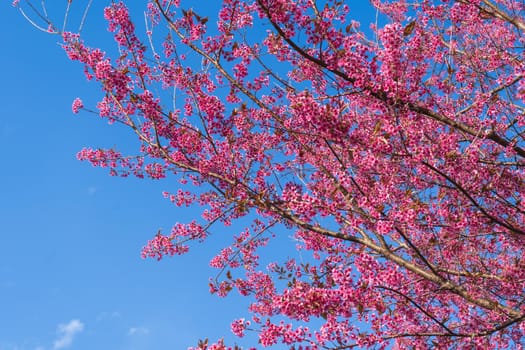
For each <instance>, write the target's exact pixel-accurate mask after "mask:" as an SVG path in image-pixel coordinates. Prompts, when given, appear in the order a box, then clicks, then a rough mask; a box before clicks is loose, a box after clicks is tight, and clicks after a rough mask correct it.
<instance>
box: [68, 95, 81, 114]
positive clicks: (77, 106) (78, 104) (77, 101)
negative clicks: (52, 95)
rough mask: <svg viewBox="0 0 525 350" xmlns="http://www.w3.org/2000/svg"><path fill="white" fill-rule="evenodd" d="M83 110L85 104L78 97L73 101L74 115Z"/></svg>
mask: <svg viewBox="0 0 525 350" xmlns="http://www.w3.org/2000/svg"><path fill="white" fill-rule="evenodd" d="M82 108H84V104H83V103H82V100H81V99H80V98H78V97H77V98H75V99H74V100H73V105H72V106H71V109H72V110H73V113H75V114H77V113H78V112H79V111H80V110H81V109H82Z"/></svg>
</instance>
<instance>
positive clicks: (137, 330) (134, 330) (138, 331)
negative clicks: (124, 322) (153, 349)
mask: <svg viewBox="0 0 525 350" xmlns="http://www.w3.org/2000/svg"><path fill="white" fill-rule="evenodd" d="M148 334H149V329H148V328H146V327H131V328H130V329H129V331H128V335H148Z"/></svg>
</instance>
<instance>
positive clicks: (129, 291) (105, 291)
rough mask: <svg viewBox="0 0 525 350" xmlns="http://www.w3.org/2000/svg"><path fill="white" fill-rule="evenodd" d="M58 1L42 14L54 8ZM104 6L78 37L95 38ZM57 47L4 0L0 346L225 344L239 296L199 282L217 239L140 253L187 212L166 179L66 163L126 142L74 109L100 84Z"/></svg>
mask: <svg viewBox="0 0 525 350" xmlns="http://www.w3.org/2000/svg"><path fill="white" fill-rule="evenodd" d="M37 3H39V1H37ZM52 3H55V4H56V2H55V1H49V4H52ZM59 3H60V5H58V7H57V8H54V9H53V8H52V7H55V6H57V5H54V6H51V5H50V6H51V8H50V9H49V10H50V11H62V8H63V3H65V1H60V2H59ZM99 3H104V2H99ZM141 3H142V2H141ZM102 5H103V4H98V5H96V6H95V7H94V8H93V10H92V11H91V14H90V19H89V20H88V22H87V27H86V32H87V33H91V35H93V36H94V38H96V39H100V40H102V41H103V42H104V41H105V40H108V38H109V35H108V34H105V31H103V30H102V27H105V24H104V23H103V20H102V12H101V7H102ZM97 6H98V7H97ZM56 13H58V12H56ZM56 13H55V14H56ZM55 18H59V16H58V17H55ZM90 30H91V31H90ZM99 36H100V38H99ZM57 41H58V37H55V36H51V35H47V34H45V33H42V32H39V31H37V30H36V29H35V28H33V27H31V26H30V25H29V24H28V23H27V22H26V21H25V20H24V19H23V17H22V16H21V15H19V14H18V13H17V12H16V10H15V9H14V8H12V7H11V1H10V0H9V1H3V2H2V4H0V45H1V47H2V50H1V52H2V53H1V54H0V70H1V78H0V79H1V80H0V81H1V84H0V136H1V137H0V147H1V149H2V161H1V162H0V193H1V195H0V249H1V254H0V350H60V349H77V350H83V349H86V350H87V349H89V350H91V349H110V350H142V349H156V350H163V349H184V348H187V347H188V346H192V345H196V343H197V340H198V339H200V338H205V337H209V338H210V339H211V340H215V339H218V338H220V337H223V336H224V337H225V339H226V340H231V344H233V341H236V340H237V339H235V338H234V337H233V336H232V335H231V334H230V322H231V321H232V320H233V319H235V318H239V317H243V316H247V313H246V312H245V309H246V306H247V305H248V300H246V299H244V298H239V297H237V296H232V297H229V298H226V299H220V298H218V297H216V296H212V295H210V294H209V293H208V286H207V284H208V278H209V277H210V276H214V274H215V273H216V271H215V270H212V269H211V268H209V267H208V262H209V260H210V259H211V257H213V255H214V254H215V253H216V252H217V251H218V250H219V249H220V248H221V247H223V246H225V245H227V243H228V241H229V240H228V241H226V242H225V241H221V236H220V235H216V236H215V237H212V238H211V240H210V241H209V242H207V243H206V245H202V246H196V247H194V249H193V250H192V251H191V252H190V253H189V254H188V255H186V256H182V257H176V258H173V259H164V260H162V261H160V262H157V261H153V260H142V259H141V257H140V250H141V248H142V246H143V245H144V244H145V243H146V242H147V240H148V239H150V238H151V237H153V235H154V234H155V232H157V230H158V229H159V228H163V229H164V230H169V228H170V227H171V226H172V225H173V224H174V223H175V222H177V221H181V222H185V221H190V220H191V218H192V217H194V216H196V215H198V214H197V212H195V211H192V210H182V209H178V208H175V207H173V206H172V205H171V204H170V203H169V201H167V200H166V199H164V198H163V196H162V191H173V190H174V189H176V184H177V183H176V181H172V180H169V179H168V180H165V181H159V182H154V181H147V180H138V179H134V178H127V179H122V178H115V177H110V176H108V174H107V171H106V170H104V169H96V168H93V167H91V166H90V165H89V164H87V163H82V162H79V161H78V160H76V153H77V152H78V151H79V150H80V149H82V148H83V147H86V146H93V147H98V146H101V147H111V146H113V145H119V146H124V147H127V146H131V144H130V143H129V142H130V141H129V140H132V139H133V136H132V135H131V133H130V132H129V131H128V130H126V129H123V128H119V127H116V126H111V127H110V126H108V125H107V123H106V122H105V121H104V120H102V119H100V118H98V117H96V116H94V115H90V114H85V113H84V114H80V115H73V114H72V112H71V102H72V101H73V99H74V98H75V97H77V96H80V97H82V98H83V100H84V101H85V102H86V104H89V103H91V104H93V103H94V102H95V101H96V99H97V97H98V87H97V85H96V84H95V83H93V82H90V83H88V82H86V79H85V77H84V75H83V73H82V68H81V66H80V65H78V64H76V63H73V62H70V61H69V60H68V59H67V57H66V55H65V54H64V52H63V51H62V49H61V48H60V47H59V46H58V45H57ZM286 235H287V234H286ZM223 237H224V236H223ZM286 240H287V236H285V241H286ZM290 247H292V244H290ZM290 254H293V250H292V251H291V252H290ZM281 258H283V257H281ZM237 341H238V340H237ZM251 341H252V342H253V338H251ZM238 343H239V344H241V345H242V344H244V345H246V344H249V343H250V339H247V340H245V341H238ZM251 345H254V344H251Z"/></svg>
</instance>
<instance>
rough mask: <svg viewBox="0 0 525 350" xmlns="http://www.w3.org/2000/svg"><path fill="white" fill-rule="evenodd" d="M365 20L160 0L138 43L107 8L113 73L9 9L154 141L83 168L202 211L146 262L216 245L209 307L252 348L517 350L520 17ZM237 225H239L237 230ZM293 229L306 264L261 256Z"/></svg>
mask: <svg viewBox="0 0 525 350" xmlns="http://www.w3.org/2000/svg"><path fill="white" fill-rule="evenodd" d="M79 3H80V1H79ZM90 3H91V2H88V6H87V7H89V4H90ZM353 5H354V2H352V1H344V0H323V1H320V0H317V1H316V0H223V1H222V4H220V7H219V8H218V12H212V11H211V10H210V9H209V8H210V6H212V5H211V2H210V3H208V2H206V1H201V2H196V1H184V0H182V1H179V0H170V1H168V0H150V1H149V2H148V3H147V8H145V11H146V12H145V18H146V25H145V30H140V31H139V30H138V29H137V30H136V27H137V26H138V23H139V21H140V20H142V19H141V18H140V17H138V18H132V16H131V15H130V11H129V10H128V8H127V7H126V4H125V2H123V1H113V2H111V3H110V4H109V5H108V7H107V8H106V9H105V11H104V16H105V18H106V19H107V21H108V24H109V27H108V28H109V31H110V32H111V33H113V35H114V38H115V41H116V45H117V48H118V54H117V55H114V57H112V55H110V54H106V53H105V52H104V51H103V50H101V49H99V48H96V46H90V44H88V43H86V42H85V41H84V40H83V37H82V35H80V34H79V33H78V32H80V29H81V28H80V29H79V30H77V31H76V32H75V31H73V32H72V31H68V28H67V27H68V26H69V25H67V24H66V21H64V25H63V26H62V25H61V26H58V25H54V24H53V23H52V21H51V19H50V18H49V17H48V15H47V13H46V12H45V11H44V12H42V11H41V10H39V9H38V8H37V7H36V6H34V5H32V4H31V3H30V2H27V1H26V2H23V1H22V2H20V3H18V2H15V6H17V7H18V8H19V9H20V10H21V11H23V13H24V15H25V16H26V17H27V18H28V19H29V20H31V21H32V23H33V24H34V25H35V26H39V27H41V28H42V29H43V30H45V31H48V32H51V33H55V34H59V35H60V36H61V37H62V40H63V48H64V50H65V51H66V53H67V56H68V57H69V59H71V60H74V61H79V62H81V63H82V64H83V66H84V67H85V74H86V76H87V78H88V79H89V80H95V81H97V82H98V83H99V85H100V87H101V89H102V92H103V97H102V99H101V100H100V102H99V103H98V104H97V106H96V110H95V112H96V113H97V114H99V115H100V116H101V117H104V118H106V119H107V120H108V121H109V122H110V123H115V124H121V125H124V126H125V127H127V128H129V129H130V130H131V131H132V132H133V134H134V135H135V137H136V138H137V139H138V141H139V143H140V145H139V148H138V150H137V153H136V154H123V153H121V152H119V151H118V150H117V149H96V148H86V149H83V150H81V151H80V152H79V154H78V158H79V159H81V160H86V161H89V162H91V163H92V164H93V165H95V166H100V167H107V168H109V171H110V174H111V175H115V176H130V175H131V176H136V177H139V178H152V179H164V178H167V177H171V179H172V180H174V181H175V182H177V181H178V185H173V190H172V192H171V193H165V196H166V197H167V198H168V199H169V200H171V201H172V202H173V203H174V204H176V205H177V206H190V205H197V206H199V207H200V208H202V215H201V216H200V217H198V218H194V220H190V222H182V223H175V225H174V226H173V228H172V229H171V231H169V232H159V233H158V234H157V235H155V236H154V237H153V238H152V239H151V241H150V242H149V243H148V244H147V245H146V246H145V248H144V250H143V252H142V254H143V256H144V257H152V258H157V259H161V258H162V257H164V256H171V255H178V254H184V253H186V252H187V251H188V249H189V247H190V246H191V245H192V243H194V242H201V243H204V244H206V243H205V242H206V238H207V237H208V236H209V235H210V234H212V232H213V234H216V235H221V237H222V240H223V241H224V246H225V248H224V249H223V250H222V251H220V252H217V255H216V257H215V258H214V259H213V260H212V261H211V262H210V264H211V265H212V266H213V267H216V268H217V269H218V276H217V278H214V279H212V280H211V283H210V290H211V292H212V293H216V294H218V295H219V296H226V295H228V294H229V293H230V292H232V291H234V290H236V291H238V292H239V293H240V294H241V295H243V296H249V297H250V298H252V299H251V300H252V301H253V302H252V303H251V305H250V307H249V310H247V312H246V317H245V318H244V319H240V320H236V321H234V322H233V323H232V326H231V327H232V331H233V332H234V333H235V334H236V335H237V336H239V337H243V335H244V334H245V332H249V331H256V332H258V333H257V334H258V338H259V343H260V346H263V347H267V346H271V345H274V344H284V346H286V347H289V348H294V349H350V348H378V349H383V348H399V349H427V348H429V349H430V348H439V349H446V348H451V349H452V348H454V349H456V348H458V349H459V348H461V349H488V348H498V349H500V348H501V349H503V348H513V349H521V348H523V346H522V345H521V344H525V322H523V321H524V320H525V255H524V251H525V250H524V249H525V206H524V202H525V171H524V167H525V159H524V158H525V104H524V101H525V80H524V79H523V75H524V74H525V62H524V59H525V57H524V48H523V47H524V45H525V3H523V2H522V1H518V0H456V1H452V0H450V1H446V0H443V1H437V0H414V1H411V2H407V1H404V0H398V1H393V0H392V1H387V0H370V5H371V8H373V11H374V15H375V18H376V20H375V21H372V23H360V22H359V18H360V12H359V11H353ZM64 6H67V11H66V13H69V10H70V8H71V9H75V6H77V7H78V8H81V7H82V6H85V2H84V3H83V4H77V3H76V2H72V1H68V3H67V4H65V5H64ZM213 6H215V5H213ZM213 6H212V7H213ZM30 9H33V10H35V11H37V12H38V13H39V14H40V17H35V16H33V17H32V16H31V15H30V14H29V12H28V11H29V10H30ZM79 11H80V10H79ZM85 14H87V10H86V11H85ZM66 19H67V15H66ZM85 20H86V16H85V15H84V16H83V17H82V19H81V22H80V23H81V25H80V27H82V25H83V24H84V21H85ZM88 20H89V18H88ZM38 21H40V22H38ZM42 21H43V23H44V24H40V23H41V22H42ZM59 27H62V29H58V28H59ZM81 110H89V109H87V107H84V105H83V103H82V101H81V100H80V99H77V100H75V101H74V103H73V111H74V112H78V111H81ZM234 222H240V223H243V224H245V226H246V227H245V229H243V230H240V231H239V232H234V233H231V228H224V227H227V226H230V225H232V223H234ZM290 232H292V235H293V237H294V239H295V240H296V241H297V249H300V250H302V255H303V256H307V257H308V258H307V259H305V260H303V261H301V260H299V259H294V258H289V259H285V258H282V257H274V256H272V252H271V251H270V250H269V249H267V248H265V247H266V246H267V245H268V244H270V243H271V241H272V240H274V239H276V238H277V237H278V236H279V235H281V234H288V235H289V234H290ZM292 253H293V252H291V255H293V254H292ZM263 256H264V257H267V256H269V257H271V258H272V259H273V260H274V262H273V263H271V264H269V265H267V264H260V257H263ZM197 348H199V349H226V348H227V346H226V345H225V344H223V342H222V341H218V342H217V343H215V344H211V342H210V343H208V341H201V342H200V343H199V345H197Z"/></svg>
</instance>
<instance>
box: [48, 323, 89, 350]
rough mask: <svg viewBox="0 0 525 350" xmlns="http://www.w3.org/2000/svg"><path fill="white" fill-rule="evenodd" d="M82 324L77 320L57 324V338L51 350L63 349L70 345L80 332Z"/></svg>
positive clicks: (82, 327)
mask: <svg viewBox="0 0 525 350" xmlns="http://www.w3.org/2000/svg"><path fill="white" fill-rule="evenodd" d="M83 329H84V324H83V323H82V322H80V321H79V320H71V321H69V323H66V324H59V325H58V328H57V334H58V337H57V339H56V340H55V342H54V343H53V350H59V349H65V348H67V347H69V346H70V345H71V343H72V342H73V339H74V338H75V336H76V335H77V334H78V333H80V332H82V330H83Z"/></svg>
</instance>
